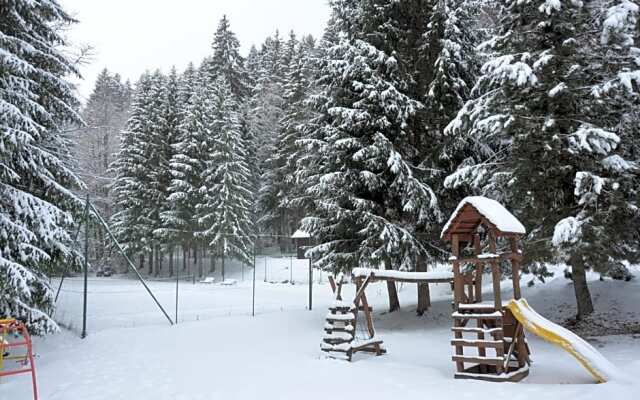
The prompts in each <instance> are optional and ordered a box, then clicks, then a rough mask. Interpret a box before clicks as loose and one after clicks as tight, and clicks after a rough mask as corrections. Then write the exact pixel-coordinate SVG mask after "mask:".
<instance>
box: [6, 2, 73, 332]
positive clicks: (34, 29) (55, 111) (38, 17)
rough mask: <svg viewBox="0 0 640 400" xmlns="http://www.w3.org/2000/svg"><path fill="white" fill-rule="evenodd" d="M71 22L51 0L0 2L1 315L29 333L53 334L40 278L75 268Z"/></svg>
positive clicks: (46, 289)
mask: <svg viewBox="0 0 640 400" xmlns="http://www.w3.org/2000/svg"><path fill="white" fill-rule="evenodd" d="M74 22H75V21H74V20H73V19H72V18H71V17H70V16H69V15H68V14H67V13H66V12H65V11H64V9H63V8H62V7H61V6H60V5H58V3H57V2H55V1H47V0H43V1H38V2H32V1H24V0H14V1H10V2H3V4H2V18H0V49H2V51H0V65H2V67H1V68H0V132H2V135H0V160H1V162H0V165H2V167H0V316H5V317H16V318H19V319H21V320H24V321H25V322H26V323H27V325H28V328H29V330H30V332H31V333H32V334H44V333H47V332H52V331H55V330H56V329H57V325H56V323H55V322H54V321H53V320H52V319H51V317H50V316H51V314H52V312H53V307H54V304H53V291H52V288H51V287H50V286H49V284H48V281H47V279H46V275H51V274H56V273H60V272H61V271H63V270H66V269H67V268H74V267H78V266H79V261H80V257H79V255H78V254H77V253H76V251H75V250H74V249H73V248H72V247H71V245H72V243H71V241H72V240H71V238H70V235H69V230H71V228H72V227H73V225H74V224H75V223H77V221H76V220H75V219H74V215H77V214H76V212H78V214H79V209H80V207H81V202H80V200H79V199H78V198H76V197H75V196H74V195H73V194H72V193H71V191H70V189H71V188H72V187H75V188H78V187H81V183H80V181H79V180H78V178H77V177H76V176H75V175H74V174H73V172H72V171H71V170H70V169H69V167H68V166H69V165H70V160H69V159H65V157H67V156H68V155H69V148H68V142H67V138H66V137H65V135H64V134H63V133H62V130H63V128H64V127H65V125H71V124H78V123H79V122H80V118H79V116H78V114H77V112H76V110H77V108H78V102H77V100H76V98H75V96H74V94H73V88H72V86H71V85H70V84H69V83H68V82H67V81H65V77H67V76H73V75H77V70H76V68H75V66H74V65H73V63H72V62H71V60H70V59H69V58H67V56H66V55H65V54H64V53H63V52H62V51H61V50H60V49H61V48H62V47H64V46H65V45H66V42H65V39H64V37H63V36H62V35H61V34H60V32H59V30H58V29H59V27H62V26H67V25H70V24H72V23H74Z"/></svg>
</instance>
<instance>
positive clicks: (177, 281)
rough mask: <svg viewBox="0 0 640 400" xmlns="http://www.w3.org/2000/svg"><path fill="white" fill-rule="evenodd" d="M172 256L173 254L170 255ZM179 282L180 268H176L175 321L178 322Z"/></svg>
mask: <svg viewBox="0 0 640 400" xmlns="http://www.w3.org/2000/svg"><path fill="white" fill-rule="evenodd" d="M171 256H172V257H173V254H172V255H171ZM179 283H180V270H179V268H176V318H175V323H176V324H177V323H178V286H179Z"/></svg>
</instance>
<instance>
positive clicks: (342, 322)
mask: <svg viewBox="0 0 640 400" xmlns="http://www.w3.org/2000/svg"><path fill="white" fill-rule="evenodd" d="M338 302H339V300H337V301H336V303H335V304H334V305H333V306H331V307H329V314H327V317H326V322H325V325H324V332H325V334H324V336H323V337H322V344H321V345H320V349H321V350H322V351H324V352H326V353H327V355H328V356H329V357H332V358H338V359H344V360H348V361H351V355H352V351H351V343H352V342H353V340H354V339H355V330H356V314H355V313H356V310H355V306H349V305H346V304H340V303H338Z"/></svg>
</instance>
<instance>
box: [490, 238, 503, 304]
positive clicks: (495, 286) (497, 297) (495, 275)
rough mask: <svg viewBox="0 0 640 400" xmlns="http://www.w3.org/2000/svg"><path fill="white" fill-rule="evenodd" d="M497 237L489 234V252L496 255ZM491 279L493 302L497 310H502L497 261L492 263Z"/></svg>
mask: <svg viewBox="0 0 640 400" xmlns="http://www.w3.org/2000/svg"><path fill="white" fill-rule="evenodd" d="M496 247H497V244H496V235H495V232H493V231H491V232H489V251H490V252H491V253H494V254H495V253H496V251H497V250H496ZM491 277H492V279H493V302H494V304H495V306H496V310H499V309H501V308H502V300H501V298H500V297H501V295H500V269H499V265H498V263H497V262H496V261H491Z"/></svg>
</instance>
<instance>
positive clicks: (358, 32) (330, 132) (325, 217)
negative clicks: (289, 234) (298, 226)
mask: <svg viewBox="0 0 640 400" xmlns="http://www.w3.org/2000/svg"><path fill="white" fill-rule="evenodd" d="M380 3H381V2H375V1H364V2H358V3H355V2H350V1H336V2H333V3H332V4H333V10H334V18H335V22H334V23H335V24H336V25H337V27H338V29H339V31H340V35H338V37H342V39H341V40H340V41H339V43H338V44H337V45H335V46H333V47H331V48H330V49H329V50H328V52H327V54H328V55H329V57H330V59H329V60H328V61H327V62H326V63H325V64H324V65H323V66H322V70H321V74H322V76H321V78H320V83H321V84H322V85H323V86H324V87H323V89H322V93H320V94H319V95H318V96H315V97H314V98H313V100H312V104H313V106H314V109H315V111H317V112H318V113H320V116H319V117H318V118H317V119H316V120H315V121H314V122H312V125H315V126H317V129H318V130H319V131H320V141H321V142H322V144H321V145H320V146H319V147H318V150H320V151H321V152H322V153H321V158H322V159H321V163H320V164H321V166H320V170H319V171H318V177H317V179H314V180H313V183H312V186H310V187H309V188H308V192H309V194H310V195H311V196H313V197H315V200H314V203H313V209H312V210H311V211H310V213H309V215H308V216H307V217H306V218H305V219H304V222H303V226H304V229H305V230H306V231H308V232H310V233H311V235H312V236H313V237H314V238H317V239H318V240H319V241H320V244H319V245H318V246H316V247H315V248H313V249H312V253H313V254H314V256H315V257H316V264H317V265H319V266H321V267H323V268H326V269H330V270H333V271H340V270H343V271H344V270H347V271H348V270H350V269H351V268H353V267H356V266H371V267H374V268H405V269H410V268H413V264H414V262H415V259H416V256H417V255H418V254H419V253H420V252H424V248H423V246H422V245H421V243H420V241H419V240H418V238H417V237H416V234H415V227H416V226H417V225H418V224H426V223H429V222H430V221H439V220H440V218H441V216H440V211H439V208H438V202H437V199H436V196H435V193H434V192H433V190H432V189H431V188H430V187H428V186H427V185H425V184H423V183H422V182H421V181H420V180H418V179H417V178H416V174H417V173H418V171H417V170H416V169H415V167H414V166H413V165H412V164H410V163H408V162H407V161H406V160H405V158H404V154H410V153H411V151H408V149H409V148H410V141H409V140H408V137H410V136H411V132H410V131H409V128H410V127H411V126H412V125H413V121H412V119H413V118H414V117H415V115H416V111H417V110H418V109H419V108H420V107H421V104H420V102H419V101H418V100H416V99H414V98H412V97H411V96H410V91H409V86H410V82H411V77H410V76H409V75H408V74H407V71H406V70H405V67H406V65H405V64H404V63H403V60H402V58H401V54H400V53H399V52H398V51H396V49H395V48H394V47H393V46H394V43H397V42H395V41H394V40H387V39H391V38H394V37H395V36H394V35H396V34H397V33H398V32H400V31H403V30H404V28H405V26H404V25H402V24H398V25H394V24H393V23H391V24H389V25H386V24H382V25H380V24H379V23H378V22H380V21H389V20H390V17H393V16H397V15H398V14H396V13H395V10H396V9H395V8H394V6H395V5H396V4H395V2H392V3H388V4H387V3H385V4H380ZM396 28H397V29H396ZM315 140H316V143H318V139H315ZM389 289H390V299H391V301H392V304H391V308H392V309H397V307H398V304H397V296H395V295H394V294H393V293H391V292H392V291H393V292H395V287H393V288H392V287H389Z"/></svg>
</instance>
